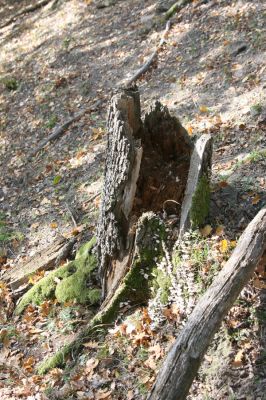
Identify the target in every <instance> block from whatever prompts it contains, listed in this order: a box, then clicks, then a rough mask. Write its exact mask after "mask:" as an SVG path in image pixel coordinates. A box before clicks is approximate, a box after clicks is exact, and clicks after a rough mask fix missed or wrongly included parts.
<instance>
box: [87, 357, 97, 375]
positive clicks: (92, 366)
mask: <svg viewBox="0 0 266 400" xmlns="http://www.w3.org/2000/svg"><path fill="white" fill-rule="evenodd" d="M98 364H99V360H98V359H97V358H90V359H89V360H88V361H87V362H86V373H88V372H91V371H93V370H94V369H95V368H96V367H97V365H98Z"/></svg>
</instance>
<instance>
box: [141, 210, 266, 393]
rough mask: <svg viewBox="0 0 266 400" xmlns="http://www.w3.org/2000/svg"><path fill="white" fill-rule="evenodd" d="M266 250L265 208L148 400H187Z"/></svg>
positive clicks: (197, 311)
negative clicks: (215, 339)
mask: <svg viewBox="0 0 266 400" xmlns="http://www.w3.org/2000/svg"><path fill="white" fill-rule="evenodd" d="M265 250H266V209H265V208H264V209H262V210H261V211H260V212H259V213H258V214H257V216H256V217H255V218H254V219H253V220H252V221H251V223H250V224H249V225H248V227H247V228H246V230H245V231H244V233H243V234H242V236H241V238H240V239H239V243H238V245H237V247H236V249H235V250H234V252H233V254H232V256H231V257H230V259H229V260H228V261H227V263H226V265H225V266H224V268H223V269H222V270H221V272H220V273H219V275H218V276H217V277H216V279H215V280H214V282H213V283H212V285H211V286H210V288H209V289H208V290H207V292H206V293H205V294H204V295H203V296H202V298H201V299H200V301H199V303H198V304H197V306H196V307H195V309H194V311H193V312H192V314H191V315H190V317H189V319H188V322H187V324H186V325H185V327H184V329H183V331H182V332H181V334H180V335H179V337H178V338H177V340H176V342H175V343H174V344H173V346H172V348H171V349H170V351H169V353H168V355H167V357H166V359H165V361H164V363H163V366H162V368H161V370H160V372H159V375H158V377H157V380H156V382H155V384H154V386H153V388H152V390H151V393H150V395H149V396H148V400H176V399H178V400H183V399H185V398H186V396H187V394H188V392H189V389H190V386H191V384H192V382H193V379H194V377H195V375H196V373H197V371H198V369H199V366H200V364H201V361H202V359H203V356H204V354H205V352H206V350H207V348H208V346H209V344H210V342H211V339H212V338H213V336H214V334H215V332H216V331H217V330H218V328H219V326H220V325H221V322H222V320H223V318H224V316H225V315H226V314H227V312H228V311H229V310H230V308H231V307H232V305H233V304H234V302H235V300H236V299H237V297H238V295H239V293H240V292H241V290H242V289H243V287H244V286H245V285H246V283H247V282H248V280H249V279H250V278H251V276H252V274H253V272H254V270H255V268H256V265H257V264H258V262H259V261H260V259H261V257H262V255H263V253H264V251H265Z"/></svg>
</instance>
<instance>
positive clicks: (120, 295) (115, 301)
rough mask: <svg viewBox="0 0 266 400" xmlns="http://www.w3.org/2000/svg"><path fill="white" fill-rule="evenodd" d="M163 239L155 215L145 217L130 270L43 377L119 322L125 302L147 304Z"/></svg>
mask: <svg viewBox="0 0 266 400" xmlns="http://www.w3.org/2000/svg"><path fill="white" fill-rule="evenodd" d="M164 237H165V227H164V225H163V223H162V222H161V221H160V220H159V219H158V218H157V217H156V215H155V214H154V213H152V212H149V213H145V214H143V215H142V217H141V218H140V219H139V222H138V227H137V232H136V240H135V253H134V256H133V260H132V265H131V268H130V270H129V272H128V273H127V274H126V276H125V278H124V280H123V282H122V283H121V285H120V287H119V288H118V289H117V291H116V292H115V294H114V296H113V298H112V299H111V300H110V301H109V302H108V304H107V305H106V306H105V307H104V308H103V309H102V310H101V311H100V312H98V314H96V315H95V317H94V318H93V319H92V320H91V321H90V322H89V324H88V326H87V327H86V328H85V330H84V331H83V332H82V333H81V334H80V335H79V337H78V338H77V339H76V340H74V341H73V342H72V343H70V344H68V345H67V346H65V347H63V348H62V349H61V350H60V351H59V352H58V353H56V354H55V355H54V356H53V357H51V358H48V359H47V360H45V361H44V362H43V363H42V364H41V365H40V367H39V369H38V372H39V373H40V374H44V373H46V372H47V371H49V370H50V369H51V368H55V367H58V366H61V367H62V363H65V361H66V356H67V355H68V354H70V353H71V354H74V353H75V352H78V351H80V350H81V349H82V343H83V341H84V340H88V338H89V337H90V336H91V335H92V333H94V332H95V330H96V329H98V328H99V325H100V326H101V325H106V324H110V323H112V322H113V321H114V320H115V319H116V317H117V315H118V313H119V311H120V310H121V307H123V303H125V302H130V304H131V305H133V304H141V303H144V302H147V301H148V299H149V297H150V295H151V282H152V281H153V279H154V277H153V276H152V273H153V272H154V269H155V268H156V261H155V259H158V258H160V257H161V256H162V253H163V251H162V244H161V241H162V239H164Z"/></svg>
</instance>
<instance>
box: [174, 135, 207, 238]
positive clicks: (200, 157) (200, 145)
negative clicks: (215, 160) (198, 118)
mask: <svg viewBox="0 0 266 400" xmlns="http://www.w3.org/2000/svg"><path fill="white" fill-rule="evenodd" d="M211 160H212V137H211V135H209V134H207V135H202V136H201V137H200V138H199V139H198V140H197V142H196V145H195V147H194V150H193V154H192V157H191V161H190V168H189V173H188V179H187V187H186V191H185V196H184V200H183V202H182V208H181V218H180V228H179V230H180V236H181V237H182V235H183V234H184V233H185V232H186V231H187V230H188V229H190V227H191V221H190V211H191V207H192V199H193V196H194V194H195V191H196V189H197V187H198V183H199V180H200V178H201V177H202V176H203V175H204V176H205V177H206V178H207V180H210V175H211Z"/></svg>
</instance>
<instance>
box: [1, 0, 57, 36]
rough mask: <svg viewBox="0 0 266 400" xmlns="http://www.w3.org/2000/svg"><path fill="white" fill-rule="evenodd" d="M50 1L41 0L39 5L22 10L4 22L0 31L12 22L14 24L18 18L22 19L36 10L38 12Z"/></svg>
mask: <svg viewBox="0 0 266 400" xmlns="http://www.w3.org/2000/svg"><path fill="white" fill-rule="evenodd" d="M50 1H51V0H42V1H40V2H39V3H36V4H32V5H30V6H28V7H25V8H23V9H22V10H21V11H20V12H18V13H17V14H15V15H14V16H13V17H11V18H10V19H8V20H7V21H6V22H4V24H2V25H0V29H3V28H5V27H6V26H8V25H10V24H12V23H13V22H15V21H16V20H17V19H18V18H19V17H22V16H23V15H25V14H28V13H31V12H34V11H36V10H39V9H40V8H42V7H44V6H46V5H47V4H48V3H50Z"/></svg>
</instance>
